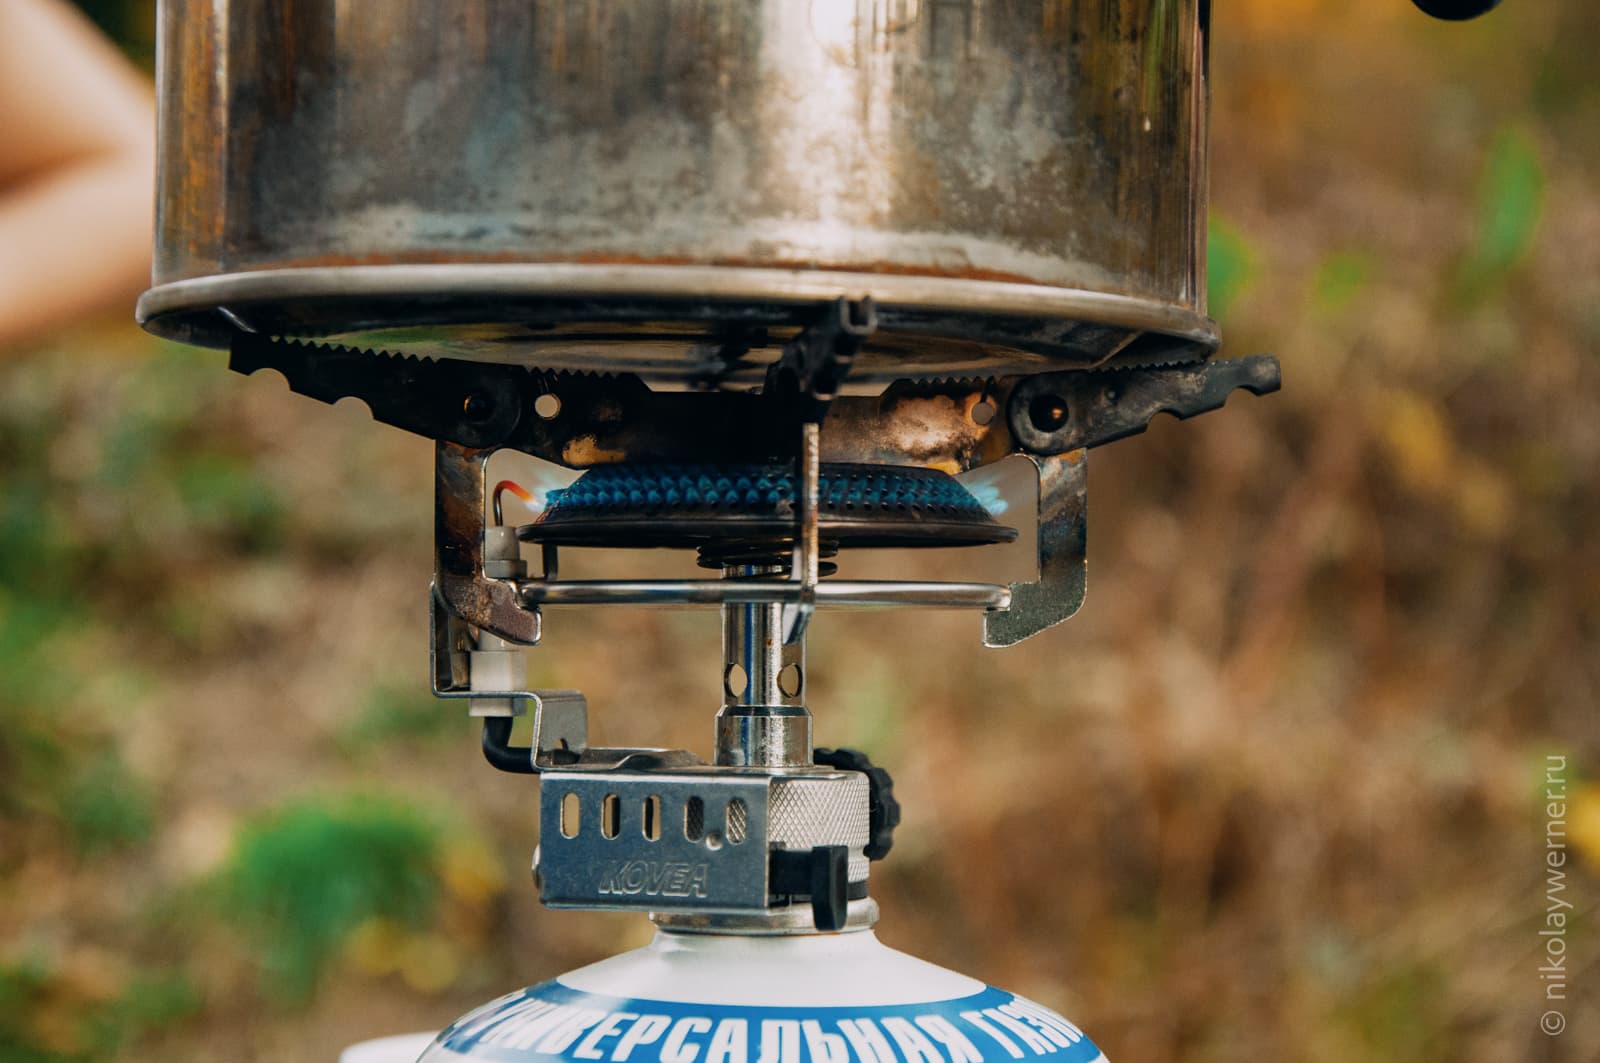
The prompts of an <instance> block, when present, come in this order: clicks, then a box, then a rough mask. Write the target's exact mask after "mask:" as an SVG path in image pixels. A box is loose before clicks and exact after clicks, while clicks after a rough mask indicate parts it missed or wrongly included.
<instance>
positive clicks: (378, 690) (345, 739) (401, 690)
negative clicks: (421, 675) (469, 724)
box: [339, 683, 461, 752]
mask: <svg viewBox="0 0 1600 1063" xmlns="http://www.w3.org/2000/svg"><path fill="white" fill-rule="evenodd" d="M451 704H452V703H451V702H442V701H440V700H439V699H438V698H435V697H434V696H433V694H432V692H431V691H429V690H428V689H427V688H426V687H425V686H423V685H422V684H421V683H409V684H403V685H402V684H398V683H383V684H379V685H378V686H375V687H373V688H372V689H371V690H370V691H368V692H367V696H366V699H365V701H364V702H363V703H362V705H361V707H360V709H358V710H357V712H356V713H355V718H354V719H352V720H351V721H350V723H349V724H348V725H347V726H346V727H345V728H344V730H343V731H342V732H341V733H340V735H339V742H340V745H341V746H343V747H344V748H345V749H347V750H349V751H351V752H358V751H360V750H362V749H366V748H368V747H370V746H371V745H373V744H374V743H384V742H392V741H397V740H401V741H403V740H406V739H433V738H447V737H459V736H460V734H461V715H460V713H458V712H454V711H452V710H451Z"/></svg>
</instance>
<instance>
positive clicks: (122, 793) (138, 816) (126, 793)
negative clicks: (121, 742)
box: [61, 749, 155, 854]
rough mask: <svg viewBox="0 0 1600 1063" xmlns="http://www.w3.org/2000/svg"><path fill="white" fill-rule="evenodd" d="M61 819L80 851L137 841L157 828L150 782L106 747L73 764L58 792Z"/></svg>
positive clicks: (93, 851) (94, 851) (114, 846)
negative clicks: (68, 776) (71, 774)
mask: <svg viewBox="0 0 1600 1063" xmlns="http://www.w3.org/2000/svg"><path fill="white" fill-rule="evenodd" d="M61 818H62V821H63V823H64V824H65V826H66V827H67V830H68V833H69V835H70V836H71V838H72V839H73V841H74V842H75V843H76V844H77V846H78V849H79V851H80V852H82V853H84V854H93V853H98V852H104V851H107V850H112V849H119V848H124V847H126V846H129V845H134V844H137V843H139V842H142V841H145V840H146V839H148V838H149V837H150V835H151V832H152V831H153V830H154V828H155V810H154V804H153V800H152V797H151V794H150V790H149V787H148V786H146V785H144V784H143V783H142V782H140V781H139V780H138V779H137V778H135V777H134V776H133V775H132V774H131V773H130V772H129V771H128V768H127V765H125V764H124V763H123V762H122V759H121V758H120V757H119V756H117V755H116V754H115V753H114V752H113V751H111V750H109V749H105V750H101V752H100V753H99V754H98V755H97V756H95V757H93V758H90V759H87V761H86V762H83V763H79V764H78V765H76V766H75V767H74V771H73V777H72V779H71V781H70V782H69V784H68V785H67V787H66V790H65V792H64V793H63V794H62V798H61Z"/></svg>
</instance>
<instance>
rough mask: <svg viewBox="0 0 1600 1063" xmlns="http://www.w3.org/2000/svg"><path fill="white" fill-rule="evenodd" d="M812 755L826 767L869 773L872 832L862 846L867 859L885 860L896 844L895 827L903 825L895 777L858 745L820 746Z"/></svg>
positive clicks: (867, 775) (816, 761) (815, 760)
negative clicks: (874, 762)
mask: <svg viewBox="0 0 1600 1063" xmlns="http://www.w3.org/2000/svg"><path fill="white" fill-rule="evenodd" d="M811 759H812V761H813V762H815V763H817V764H821V765H823V766H824V767H829V768H838V769H839V770H840V771H859V772H860V773H861V774H863V775H865V776H866V777H867V785H868V788H869V791H870V796H869V797H868V799H867V800H868V806H869V808H870V811H871V815H870V819H869V824H870V831H871V833H870V836H869V838H868V840H867V846H866V848H865V849H864V850H863V852H864V853H865V854H866V857H867V859H868V860H882V859H883V858H884V857H886V856H888V855H889V850H890V849H892V848H893V847H894V829H895V828H896V827H898V826H899V825H900V802H898V801H896V800H895V799H894V780H893V779H891V778H890V777H889V773H888V771H886V770H885V769H883V768H880V767H877V766H875V765H874V764H873V763H872V761H871V760H869V759H867V755H866V754H865V753H863V752H861V750H859V749H818V750H815V751H814V752H813V753H812V754H811Z"/></svg>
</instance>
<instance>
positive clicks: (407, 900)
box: [220, 795, 441, 1003]
mask: <svg viewBox="0 0 1600 1063" xmlns="http://www.w3.org/2000/svg"><path fill="white" fill-rule="evenodd" d="M440 852H441V835H440V831H439V828H438V825H437V824H436V823H435V822H434V821H433V820H432V819H430V818H428V817H427V816H425V815H424V814H422V813H421V812H419V811H417V810H415V809H412V808H410V807H409V806H406V805H404V804H400V803H397V802H394V801H391V800H389V799H385V798H381V797H375V796H366V795H358V796H343V797H336V798H330V799H308V800H305V801H301V802H298V803H296V804H293V805H290V806H288V807H285V808H283V809H280V810H277V811H274V812H270V813H267V814H266V815H263V816H262V817H260V818H259V819H256V820H255V821H253V822H251V823H248V824H246V825H245V827H244V828H243V829H242V830H241V832H240V834H239V838H238V842H237V845H236V847H235V849H234V852H233V855H232V857H231V858H230V859H229V861H228V864H227V867H226V868H225V869H224V870H223V871H222V874H221V880H220V885H221V895H220V899H221V901H222V903H223V904H224V905H225V907H226V912H227V918H228V919H229V920H230V921H233V922H235V923H237V924H238V925H240V926H242V927H244V928H245V929H246V930H247V932H248V933H249V935H250V938H251V940H252V943H253V945H254V947H255V948H256V950H257V952H256V957H257V961H258V963H259V964H260V968H261V971H262V973H263V975H264V976H265V981H266V988H267V989H268V991H269V992H271V993H273V994H274V995H276V996H277V997H278V998H279V999H280V1000H282V1001H284V1002H286V1003H299V1002H302V1001H304V1000H305V999H306V998H307V997H308V996H309V995H310V993H311V991H312V990H313V989H314V988H315V987H316V985H317V982H318V979H319V977H320V976H321V974H322V971H323V969H324V967H325V966H326V965H327V963H328V961H329V960H330V959H332V958H333V956H334V955H335V954H336V953H337V952H338V950H339V949H340V948H341V947H342V946H343V945H344V943H345V941H346V939H347V938H348V937H349V935H350V934H351V933H352V932H354V931H355V930H356V929H357V928H358V927H359V926H361V924H363V923H364V922H366V921H368V920H371V919H385V920H390V921H393V922H395V923H398V924H401V925H404V926H421V925H423V924H425V923H426V922H427V921H428V920H429V919H430V918H431V917H432V915H433V911H434V906H435V904H436V903H437V901H438V898H439V893H440V880H439V871H438V867H439V857H440Z"/></svg>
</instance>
